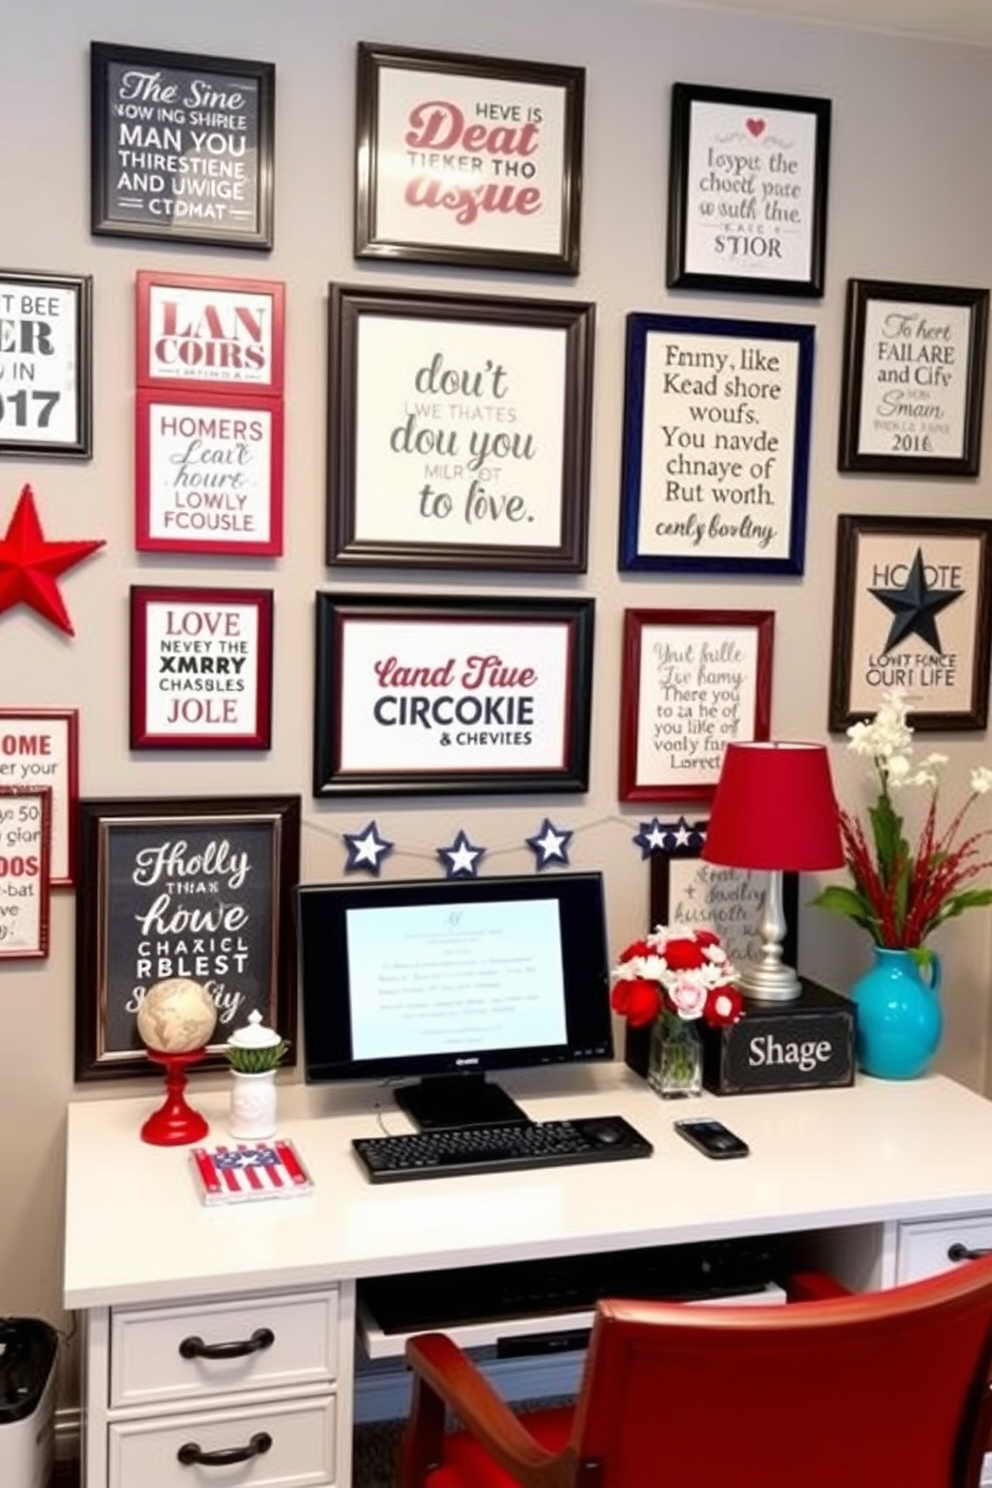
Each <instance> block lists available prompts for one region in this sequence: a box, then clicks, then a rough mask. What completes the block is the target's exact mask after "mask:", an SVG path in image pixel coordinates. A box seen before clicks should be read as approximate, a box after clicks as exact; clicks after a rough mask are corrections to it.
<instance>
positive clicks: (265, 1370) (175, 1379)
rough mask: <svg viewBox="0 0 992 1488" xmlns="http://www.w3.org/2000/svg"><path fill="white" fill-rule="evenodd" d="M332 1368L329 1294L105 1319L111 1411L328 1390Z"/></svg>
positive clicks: (332, 1299) (334, 1328)
mask: <svg viewBox="0 0 992 1488" xmlns="http://www.w3.org/2000/svg"><path fill="white" fill-rule="evenodd" d="M249 1350H250V1351H249ZM211 1351H214V1352H219V1353H220V1354H221V1357H211ZM337 1365H338V1294H337V1291H336V1290H335V1289H334V1288H333V1287H330V1288H327V1289H326V1290H322V1291H313V1292H288V1293H287V1292H282V1293H280V1294H279V1295H278V1296H272V1297H266V1296H256V1297H240V1298H236V1299H234V1300H225V1301H216V1302H197V1303H187V1304H185V1305H182V1306H176V1307H156V1308H125V1307H120V1308H115V1309H114V1311H113V1314H112V1319H111V1330H110V1404H111V1406H112V1407H118V1406H147V1405H152V1404H157V1403H159V1402H163V1401H180V1400H186V1399H189V1400H193V1399H196V1400H197V1401H200V1400H202V1399H203V1397H205V1396H206V1397H210V1396H213V1395H224V1394H229V1393H231V1392H232V1391H235V1390H238V1391H240V1390H272V1389H281V1388H284V1387H292V1388H298V1387H299V1386H301V1385H323V1384H330V1383H331V1381H332V1380H333V1379H334V1378H335V1376H336V1375H337ZM254 1481H255V1480H254V1479H252V1482H253V1483H254ZM259 1481H261V1480H259Z"/></svg>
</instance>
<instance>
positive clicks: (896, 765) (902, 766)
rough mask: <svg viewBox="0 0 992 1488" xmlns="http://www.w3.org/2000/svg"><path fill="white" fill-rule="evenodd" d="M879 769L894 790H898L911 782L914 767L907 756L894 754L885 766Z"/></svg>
mask: <svg viewBox="0 0 992 1488" xmlns="http://www.w3.org/2000/svg"><path fill="white" fill-rule="evenodd" d="M879 769H880V770H881V771H882V774H883V775H884V776H885V777H886V779H887V780H888V782H889V784H890V785H891V786H892V788H893V790H898V789H899V787H900V786H901V785H905V784H906V782H907V781H908V780H909V776H910V771H911V770H912V765H911V764H910V762H909V758H908V756H907V755H905V754H893V755H892V756H891V757H890V758H889V759H887V760H886V761H885V762H884V764H880V765H879Z"/></svg>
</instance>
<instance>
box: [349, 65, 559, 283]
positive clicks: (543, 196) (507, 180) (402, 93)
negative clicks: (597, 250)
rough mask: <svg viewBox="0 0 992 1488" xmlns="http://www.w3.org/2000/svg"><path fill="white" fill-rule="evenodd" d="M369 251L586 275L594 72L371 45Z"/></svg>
mask: <svg viewBox="0 0 992 1488" xmlns="http://www.w3.org/2000/svg"><path fill="white" fill-rule="evenodd" d="M357 96H358V112H357V131H356V132H357V142H356V152H355V159H356V168H355V254H356V256H357V257H358V258H388V259H391V260H397V259H399V260H408V261H413V262H420V263H439V264H460V265H466V266H474V267H476V268H504V269H506V268H509V269H527V270H539V271H541V270H543V271H548V272H551V273H562V274H577V273H578V270H579V216H580V205H581V195H582V130H583V111H584V103H585V71H584V69H583V68H581V67H559V66H553V65H549V64H546V63H543V62H542V63H537V62H510V61H503V60H496V59H493V58H489V57H476V56H466V55H461V54H457V53H453V52H426V51H411V50H408V49H401V48H399V47H390V46H378V45H373V44H371V43H368V42H360V43H359V46H358V94H357Z"/></svg>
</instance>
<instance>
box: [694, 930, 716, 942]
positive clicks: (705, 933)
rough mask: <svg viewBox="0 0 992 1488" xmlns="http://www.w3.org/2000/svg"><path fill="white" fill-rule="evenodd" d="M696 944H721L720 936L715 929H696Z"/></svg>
mask: <svg viewBox="0 0 992 1488" xmlns="http://www.w3.org/2000/svg"><path fill="white" fill-rule="evenodd" d="M696 944H697V945H701V946H712V945H719V944H720V937H719V935H717V933H716V931H715V930H705V929H700V930H697V931H696Z"/></svg>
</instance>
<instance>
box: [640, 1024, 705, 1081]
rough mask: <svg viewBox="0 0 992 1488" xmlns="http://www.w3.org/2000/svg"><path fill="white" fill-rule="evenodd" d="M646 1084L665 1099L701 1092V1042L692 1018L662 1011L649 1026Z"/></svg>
mask: <svg viewBox="0 0 992 1488" xmlns="http://www.w3.org/2000/svg"><path fill="white" fill-rule="evenodd" d="M648 1084H649V1085H650V1086H651V1089H652V1090H654V1091H655V1092H656V1093H657V1094H658V1095H660V1096H663V1097H664V1098H665V1099H673V1098H674V1099H677V1098H678V1097H680V1096H688V1095H701V1094H702V1090H703V1041H702V1039H701V1038H700V1036H699V1029H698V1027H697V1026H696V1021H695V1019H692V1020H688V1019H686V1018H680V1017H679V1015H678V1013H671V1012H664V1013H661V1014H659V1016H658V1017H657V1018H655V1020H654V1023H653V1024H652V1026H651V1044H650V1048H649V1050H648Z"/></svg>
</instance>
